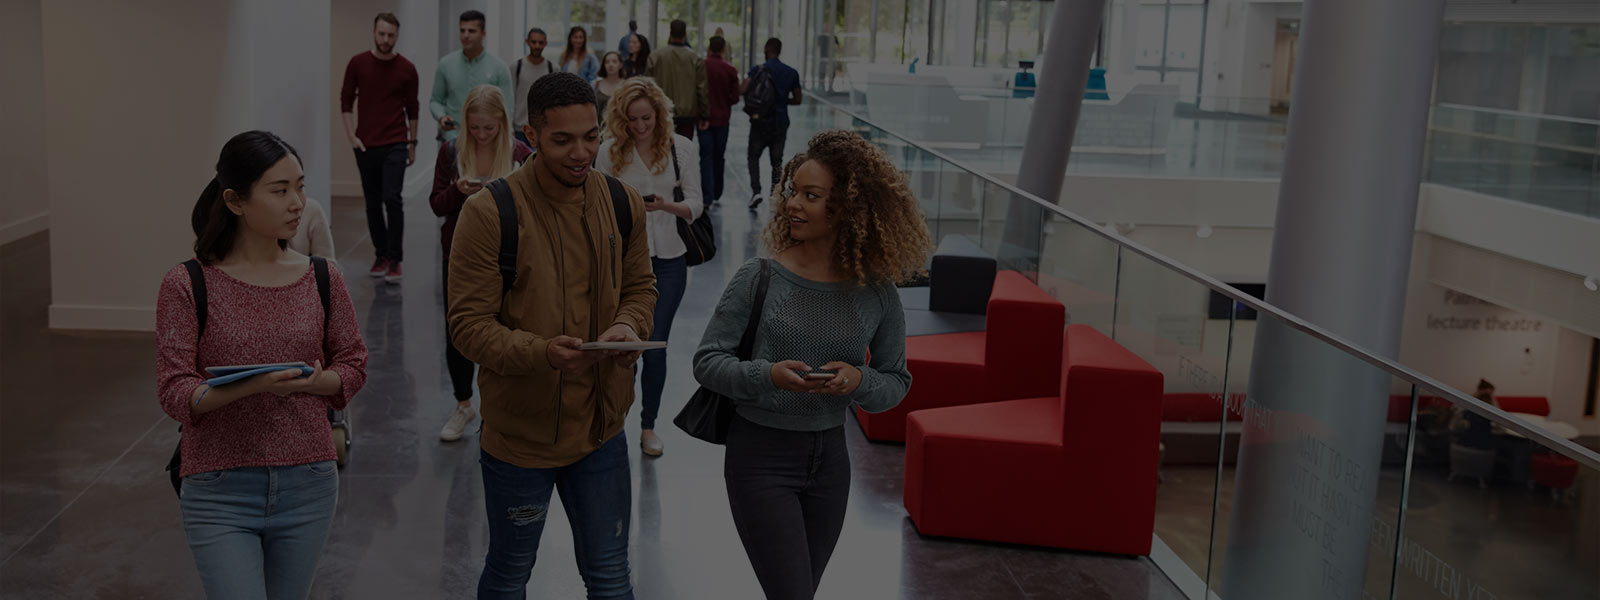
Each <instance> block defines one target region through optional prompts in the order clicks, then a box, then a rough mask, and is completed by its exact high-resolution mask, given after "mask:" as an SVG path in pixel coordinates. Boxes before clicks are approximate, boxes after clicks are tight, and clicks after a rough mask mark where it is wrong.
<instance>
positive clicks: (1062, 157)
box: [986, 0, 1106, 270]
mask: <svg viewBox="0 0 1600 600" xmlns="http://www.w3.org/2000/svg"><path fill="white" fill-rule="evenodd" d="M1105 8H1106V0H1057V2H1056V10H1055V13H1054V15H1052V17H1051V20H1050V40H1049V41H1048V42H1046V43H1045V48H1044V64H1043V65H1040V68H1039V69H1038V70H1037V71H1036V73H1037V74H1036V77H1037V79H1038V81H1039V92H1038V94H1037V95H1036V96H1035V97H1034V102H1033V120H1032V121H1031V122H1030V123H1029V125H1028V140H1027V142H1026V143H1025V144H1024V145H1023V148H1022V166H1021V169H1020V171H1019V172H1018V174H1017V187H1019V188H1022V190H1023V191H1026V192H1029V193H1031V194H1034V195H1036V196H1038V197H1040V198H1043V199H1044V200H1046V201H1049V202H1055V201H1056V197H1057V196H1059V195H1060V194H1061V183H1062V173H1064V172H1066V169H1067V158H1068V156H1069V155H1070V154H1071V151H1072V137H1073V134H1074V132H1076V131H1077V127H1078V111H1079V109H1081V108H1082V107H1083V88H1084V86H1085V85H1087V84H1088V81H1089V63H1090V61H1091V60H1093V58H1094V48H1095V42H1096V41H1097V39H1098V37H1099V35H1100V22H1101V18H1102V17H1103V16H1104V14H1105ZM1008 200H1010V204H1011V206H1010V207H1008V209H1007V211H1006V228H1005V239H1004V240H1003V242H1002V244H1001V248H1000V259H1001V260H1002V261H1004V262H1006V263H1008V264H1009V265H1010V266H1012V267H1017V268H1022V269H1024V270H1033V269H1034V268H1037V266H1038V264H1039V252H1040V251H1041V249H1042V247H1041V244H1040V242H1041V239H1040V235H1041V234H1042V232H1043V227H1044V219H1043V212H1042V211H1040V210H1039V209H1037V208H1034V207H1032V206H1031V203H1028V202H1024V201H1022V200H1021V199H1015V200H1011V199H1010V197H1009V196H1004V197H1001V198H987V199H986V201H988V202H1006V201H1008Z"/></svg>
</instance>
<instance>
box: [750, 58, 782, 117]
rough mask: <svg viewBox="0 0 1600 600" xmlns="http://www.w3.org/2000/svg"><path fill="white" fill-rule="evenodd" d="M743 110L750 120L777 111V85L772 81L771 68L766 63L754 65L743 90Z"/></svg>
mask: <svg viewBox="0 0 1600 600" xmlns="http://www.w3.org/2000/svg"><path fill="white" fill-rule="evenodd" d="M744 112H745V114H747V115H750V119H751V120H756V119H765V118H768V117H771V116H772V115H773V114H774V113H776V112H778V85H777V83H775V82H773V81H772V70H771V69H768V68H767V67H766V65H762V66H759V67H756V72H755V74H754V75H751V76H750V84H749V85H748V86H747V87H745V90H744Z"/></svg>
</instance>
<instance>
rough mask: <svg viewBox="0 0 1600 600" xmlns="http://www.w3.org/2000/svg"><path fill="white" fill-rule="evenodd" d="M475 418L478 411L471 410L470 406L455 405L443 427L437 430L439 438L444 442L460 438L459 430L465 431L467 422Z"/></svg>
mask: <svg viewBox="0 0 1600 600" xmlns="http://www.w3.org/2000/svg"><path fill="white" fill-rule="evenodd" d="M476 418H478V411H475V410H472V407H470V406H468V407H466V408H462V407H460V406H457V407H456V410H455V412H453V413H451V414H450V420H449V421H446V422H445V424H444V429H440V430H439V439H440V440H442V441H446V442H454V441H456V440H459V439H461V432H463V431H466V429H467V424H468V423H471V422H472V420H473V419H476Z"/></svg>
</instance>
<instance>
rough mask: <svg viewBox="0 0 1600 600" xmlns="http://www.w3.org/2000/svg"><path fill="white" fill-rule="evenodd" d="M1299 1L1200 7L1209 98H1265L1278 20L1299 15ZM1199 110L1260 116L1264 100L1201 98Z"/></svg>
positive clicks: (1239, 0) (1246, 0)
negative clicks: (1236, 101) (1214, 101)
mask: <svg viewBox="0 0 1600 600" xmlns="http://www.w3.org/2000/svg"><path fill="white" fill-rule="evenodd" d="M1300 12H1301V5H1300V3H1299V2H1282V3H1271V2H1253V1H1250V0H1213V2H1211V3H1210V7H1209V9H1208V10H1207V11H1206V48H1205V51H1206V59H1205V65H1204V71H1205V73H1204V77H1205V82H1204V84H1203V86H1202V90H1203V91H1202V92H1201V93H1202V95H1204V96H1205V97H1206V98H1207V99H1208V100H1209V99H1233V98H1243V99H1265V98H1268V97H1269V96H1271V93H1272V59H1273V50H1274V46H1275V44H1276V43H1277V24H1278V19H1295V18H1299V17H1300ZM1202 107H1203V108H1207V109H1213V108H1215V109H1222V110H1234V109H1237V110H1239V111H1240V112H1248V113H1257V114H1266V113H1267V112H1268V110H1269V106H1268V103H1266V102H1245V103H1242V104H1240V105H1237V106H1235V105H1233V104H1222V103H1218V104H1212V103H1210V102H1203V103H1202Z"/></svg>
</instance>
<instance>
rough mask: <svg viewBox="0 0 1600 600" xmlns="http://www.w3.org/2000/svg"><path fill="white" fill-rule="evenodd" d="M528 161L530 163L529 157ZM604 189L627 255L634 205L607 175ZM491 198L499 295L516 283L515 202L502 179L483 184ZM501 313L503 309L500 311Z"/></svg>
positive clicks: (631, 237)
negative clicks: (497, 236)
mask: <svg viewBox="0 0 1600 600" xmlns="http://www.w3.org/2000/svg"><path fill="white" fill-rule="evenodd" d="M529 160H532V158H531V157H530V158H529ZM605 177H606V187H607V188H608V189H609V190H610V192H611V208H612V212H614V213H616V214H617V231H618V232H619V233H621V234H622V255H623V256H627V255H628V240H630V239H633V206H632V205H630V204H628V189H627V188H626V187H623V185H622V180H619V179H617V178H615V177H612V176H610V175H606V176H605ZM484 187H486V188H488V189H489V194H490V195H492V196H494V206H495V209H496V210H497V211H498V212H499V213H500V259H499V261H498V262H499V265H500V295H501V296H502V297H503V296H505V295H506V293H507V292H510V291H511V285H512V284H513V283H516V281H517V199H516V197H515V196H512V194H511V186H510V185H509V184H507V183H506V180H505V178H504V177H502V178H500V179H496V180H494V181H491V182H489V183H488V185H485V186H484ZM502 310H503V309H502Z"/></svg>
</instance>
